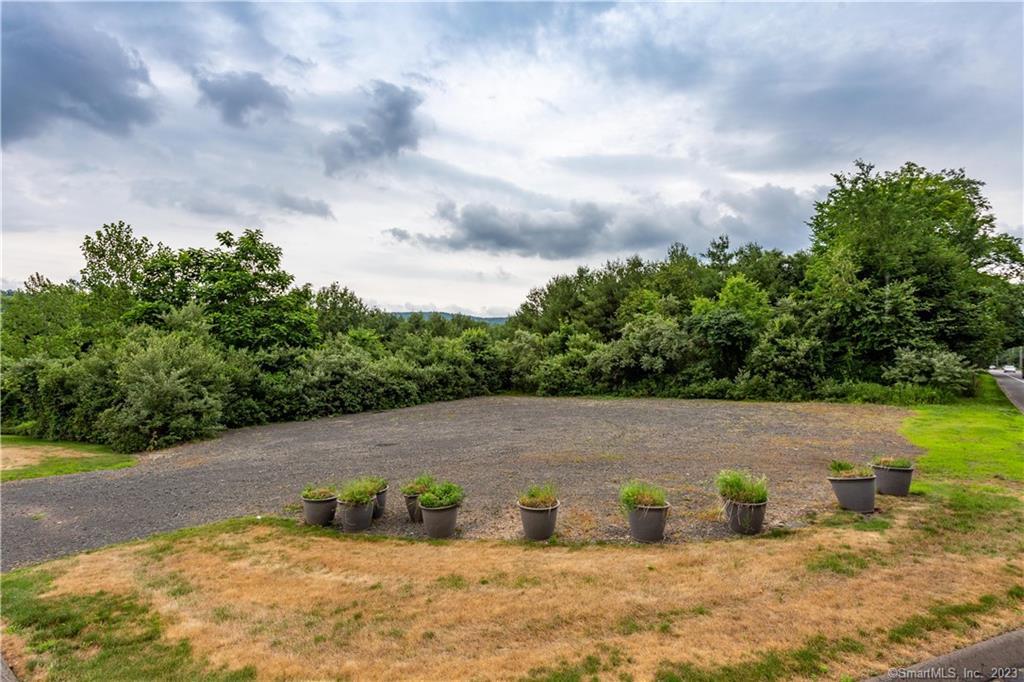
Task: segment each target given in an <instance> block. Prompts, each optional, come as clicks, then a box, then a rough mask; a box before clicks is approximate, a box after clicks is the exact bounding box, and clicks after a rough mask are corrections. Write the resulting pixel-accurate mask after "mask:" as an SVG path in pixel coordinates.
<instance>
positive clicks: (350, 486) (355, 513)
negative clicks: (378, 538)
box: [338, 478, 377, 533]
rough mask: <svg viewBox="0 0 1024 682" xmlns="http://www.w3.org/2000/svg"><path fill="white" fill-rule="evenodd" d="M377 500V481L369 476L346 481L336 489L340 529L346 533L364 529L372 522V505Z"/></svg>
mask: <svg viewBox="0 0 1024 682" xmlns="http://www.w3.org/2000/svg"><path fill="white" fill-rule="evenodd" d="M376 500H377V482H376V481H374V480H373V479H369V478H357V479H354V480H351V481H347V482H346V483H345V484H344V485H343V486H342V487H341V490H340V491H338V504H339V506H340V507H341V529H342V530H344V531H345V532H347V533H354V532H357V531H361V530H366V529H367V528H369V527H370V524H371V523H373V507H374V504H375V503H376Z"/></svg>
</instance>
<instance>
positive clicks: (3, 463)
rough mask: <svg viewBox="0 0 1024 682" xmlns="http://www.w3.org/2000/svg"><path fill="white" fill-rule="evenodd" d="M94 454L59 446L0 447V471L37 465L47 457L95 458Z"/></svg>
mask: <svg viewBox="0 0 1024 682" xmlns="http://www.w3.org/2000/svg"><path fill="white" fill-rule="evenodd" d="M95 456H96V453H95V452H82V451H81V450H72V449H70V448H64V447H61V446H59V445H5V446H3V447H0V469H3V470H4V471H6V470H7V469H20V468H21V467H28V466H33V465H36V464H39V463H40V462H42V461H43V460H44V459H46V458H48V457H72V458H77V457H95Z"/></svg>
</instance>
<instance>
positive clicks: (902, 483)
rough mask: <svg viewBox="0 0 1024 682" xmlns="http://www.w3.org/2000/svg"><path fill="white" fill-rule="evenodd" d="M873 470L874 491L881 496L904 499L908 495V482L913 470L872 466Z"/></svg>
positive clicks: (912, 475)
mask: <svg viewBox="0 0 1024 682" xmlns="http://www.w3.org/2000/svg"><path fill="white" fill-rule="evenodd" d="M871 468H872V469H874V470H875V489H876V490H878V492H879V493H880V494H882V495H895V496H897V497H906V496H907V494H908V493H910V481H911V480H912V479H913V478H914V468H913V467H911V468H909V469H894V468H892V467H883V466H878V465H877V464H872V465H871Z"/></svg>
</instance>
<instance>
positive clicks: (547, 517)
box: [516, 502, 560, 540]
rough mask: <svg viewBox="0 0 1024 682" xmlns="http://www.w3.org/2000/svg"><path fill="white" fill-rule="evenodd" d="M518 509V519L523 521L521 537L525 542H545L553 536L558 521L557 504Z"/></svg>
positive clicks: (519, 505) (521, 506)
mask: <svg viewBox="0 0 1024 682" xmlns="http://www.w3.org/2000/svg"><path fill="white" fill-rule="evenodd" d="M516 505H517V506H518V507H519V518H521V519H522V520H523V535H525V536H526V539H527V540H547V539H549V538H550V537H551V536H552V535H554V534H555V523H556V522H557V521H558V507H559V505H560V503H559V502H555V506H553V507H524V506H523V505H521V504H519V503H516Z"/></svg>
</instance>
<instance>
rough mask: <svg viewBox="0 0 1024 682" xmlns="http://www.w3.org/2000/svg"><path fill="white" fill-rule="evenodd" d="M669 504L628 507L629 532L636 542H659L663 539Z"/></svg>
mask: <svg viewBox="0 0 1024 682" xmlns="http://www.w3.org/2000/svg"><path fill="white" fill-rule="evenodd" d="M671 506H672V505H670V504H666V505H665V506H664V507H637V508H636V509H630V510H629V534H630V535H632V536H633V539H634V540H636V541H637V542H661V541H662V540H664V539H665V522H666V521H667V520H668V510H669V507H671Z"/></svg>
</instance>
